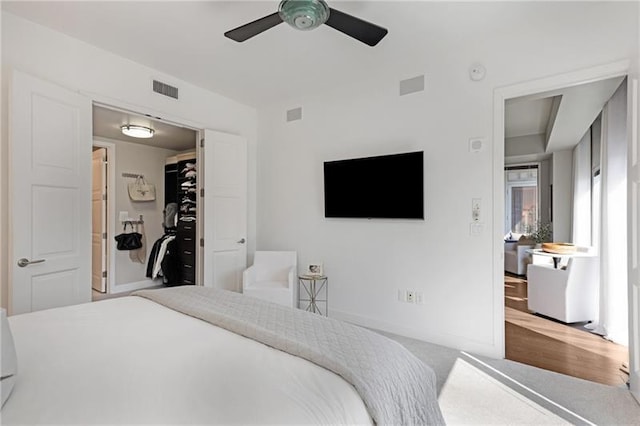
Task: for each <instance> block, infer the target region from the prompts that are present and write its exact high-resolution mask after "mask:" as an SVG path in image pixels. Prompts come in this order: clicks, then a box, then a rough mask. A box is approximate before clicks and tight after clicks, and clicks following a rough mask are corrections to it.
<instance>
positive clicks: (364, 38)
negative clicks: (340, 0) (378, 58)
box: [325, 8, 388, 46]
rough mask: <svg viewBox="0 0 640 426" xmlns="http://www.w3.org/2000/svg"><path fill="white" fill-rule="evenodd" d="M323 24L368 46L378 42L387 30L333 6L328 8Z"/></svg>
mask: <svg viewBox="0 0 640 426" xmlns="http://www.w3.org/2000/svg"><path fill="white" fill-rule="evenodd" d="M325 24H327V25H328V26H330V27H331V28H334V29H336V30H338V31H340V32H342V33H345V34H346V35H348V36H350V37H353V38H355V39H356V40H360V41H361V42H363V43H365V44H368V45H369V46H375V45H376V44H378V42H379V41H380V40H382V39H383V37H384V36H386V35H387V32H388V31H387V29H386V28H382V27H379V26H377V25H376V24H372V23H371V22H367V21H363V20H362V19H360V18H356V17H355V16H351V15H347V14H346V13H344V12H340V11H339V10H336V9H333V8H330V12H329V19H327V22H325Z"/></svg>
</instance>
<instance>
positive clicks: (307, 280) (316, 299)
mask: <svg viewBox="0 0 640 426" xmlns="http://www.w3.org/2000/svg"><path fill="white" fill-rule="evenodd" d="M323 297H324V298H323ZM328 299H329V279H328V278H327V277H326V276H325V275H298V307H299V308H300V309H304V310H305V311H307V312H313V313H315V314H320V315H324V316H327V315H328V313H329V302H328ZM318 304H320V306H318ZM323 304H324V312H323V311H322V309H320V307H321V306H322V305H323Z"/></svg>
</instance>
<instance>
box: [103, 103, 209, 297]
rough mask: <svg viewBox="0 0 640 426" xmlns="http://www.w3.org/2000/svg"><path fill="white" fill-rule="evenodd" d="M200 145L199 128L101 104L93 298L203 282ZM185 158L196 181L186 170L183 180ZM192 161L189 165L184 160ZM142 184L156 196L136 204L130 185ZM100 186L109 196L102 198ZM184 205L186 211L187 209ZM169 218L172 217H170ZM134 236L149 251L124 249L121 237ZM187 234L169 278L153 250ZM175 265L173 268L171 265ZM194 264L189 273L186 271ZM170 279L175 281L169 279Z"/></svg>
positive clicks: (175, 253) (175, 250) (177, 248)
mask: <svg viewBox="0 0 640 426" xmlns="http://www.w3.org/2000/svg"><path fill="white" fill-rule="evenodd" d="M123 126H140V127H144V128H147V129H151V132H150V133H152V137H149V138H136V137H132V136H128V135H125V134H124V133H123V130H122V128H123ZM199 140H200V132H199V131H198V130H196V129H192V128H189V127H185V126H181V125H178V124H175V123H168V122H166V121H164V120H161V119H160V118H159V117H151V116H150V115H145V114H139V113H135V112H132V111H127V110H123V109H119V108H114V107H111V106H106V105H102V104H95V103H94V105H93V141H94V143H93V145H94V148H93V151H94V160H93V161H94V165H95V168H94V173H93V175H94V178H93V183H94V184H95V189H94V195H93V197H92V200H93V201H92V205H93V206H94V209H93V231H92V241H93V246H92V250H93V252H92V287H93V297H92V299H93V300H100V299H103V298H108V297H113V296H116V295H125V294H128V293H130V292H131V291H134V290H138V289H141V288H150V287H159V286H164V285H179V284H183V283H188V284H199V281H200V277H201V270H202V262H201V261H198V260H199V259H201V258H202V253H201V250H200V247H199V244H196V242H197V241H199V239H200V238H201V233H202V226H201V224H200V223H199V222H200V221H199V220H198V218H201V217H203V216H202V212H203V206H202V204H203V203H198V202H197V201H198V198H199V197H197V195H199V194H200V186H201V182H200V179H197V178H196V174H197V171H198V170H202V169H203V167H202V166H203V164H202V160H201V159H200V158H199V156H200V150H199V144H198V141H199ZM101 153H104V156H105V160H104V161H103V162H102V169H101V170H99V169H100V167H99V165H100V160H97V159H95V157H100V156H101ZM177 159H180V160H181V161H182V163H179V164H180V165H183V166H184V165H185V164H187V163H188V164H189V167H190V168H189V169H188V170H187V172H189V174H188V176H189V178H186V175H187V172H184V173H183V175H185V176H183V179H180V178H179V177H180V173H181V172H182V170H177V167H178V161H177ZM187 159H188V160H189V161H188V162H187V161H184V160H187ZM168 164H173V166H168ZM185 168H186V167H183V169H185ZM169 169H171V172H169V171H168V170H169ZM137 180H138V181H140V180H144V182H145V183H146V184H149V185H152V186H153V188H154V189H155V196H154V197H152V198H153V199H147V200H145V201H142V200H134V199H132V196H131V195H130V193H129V188H130V186H132V184H135V183H136V181H137ZM187 180H188V183H187V184H188V186H185V187H184V189H185V191H183V192H181V189H182V188H181V186H180V185H181V184H185V182H187ZM100 181H102V182H100ZM99 188H101V189H102V192H104V196H101V195H100V194H99V192H101V190H100V189H99ZM187 191H188V192H187ZM146 198H150V197H146ZM187 198H188V199H189V202H188V203H187V202H186V201H187ZM182 201H185V206H182V205H181V202H182ZM170 203H171V204H170ZM168 204H169V206H168ZM186 204H188V205H186ZM167 207H169V208H167ZM181 207H184V209H186V210H184V211H181V210H180V209H181ZM165 213H169V214H170V215H171V217H170V218H169V217H165ZM187 215H188V216H189V217H188V218H187ZM168 221H171V223H169V222H168ZM182 221H185V223H188V225H187V226H186V228H189V229H182V228H183V227H179V226H178V225H179V223H182ZM187 221H188V222H187ZM125 226H126V228H127V229H126V230H125V229H124V228H125ZM131 231H133V232H138V233H140V234H141V235H142V238H141V240H142V247H141V248H140V249H137V250H118V249H117V248H116V241H115V236H116V235H118V234H121V233H123V232H131ZM184 232H188V233H189V235H188V236H186V237H185V236H184V235H182V237H184V238H181V239H180V243H179V244H178V241H176V242H175V243H173V244H172V248H173V250H172V251H171V252H170V255H171V256H173V257H172V259H171V262H166V265H167V266H165V268H169V269H165V273H164V274H163V271H162V268H161V267H160V263H161V261H162V259H159V260H158V259H157V257H154V256H156V255H157V250H156V251H155V252H154V250H153V249H154V246H155V245H156V244H155V243H156V242H158V241H160V240H162V239H163V238H165V237H167V236H173V237H175V238H180V236H181V233H183V234H184ZM170 234H171V235H170ZM183 240H184V241H183ZM185 244H189V246H188V247H187V246H186V245H185ZM165 249H166V247H165ZM182 252H186V253H188V255H189V256H190V257H189V259H186V258H184V256H182V254H183V253H182ZM163 253H167V251H166V250H165V251H164V252H163ZM156 261H158V265H157V267H156ZM170 263H171V264H172V265H173V266H168V265H169V264H170ZM187 263H188V264H189V265H188V267H189V274H187V273H184V272H183V269H184V267H187V266H185V265H187ZM169 271H170V272H169ZM168 275H170V276H171V277H170V278H171V279H170V280H169V281H168V280H167V276H168ZM183 281H184V282H183Z"/></svg>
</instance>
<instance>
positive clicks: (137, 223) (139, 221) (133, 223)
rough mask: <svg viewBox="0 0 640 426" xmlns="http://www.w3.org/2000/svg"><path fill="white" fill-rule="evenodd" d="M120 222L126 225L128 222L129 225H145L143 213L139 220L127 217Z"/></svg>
mask: <svg viewBox="0 0 640 426" xmlns="http://www.w3.org/2000/svg"><path fill="white" fill-rule="evenodd" d="M120 222H121V223H122V224H123V225H126V224H127V223H128V224H129V225H144V219H143V218H142V215H140V219H138V220H132V219H127V220H122V221H120Z"/></svg>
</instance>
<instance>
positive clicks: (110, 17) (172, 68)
mask: <svg viewBox="0 0 640 426" xmlns="http://www.w3.org/2000/svg"><path fill="white" fill-rule="evenodd" d="M278 3H279V2H278V0H273V1H194V2H191V1H152V2H150V1H76V2H66V1H44V2H37V1H2V9H3V10H4V11H9V12H11V13H14V14H16V15H18V16H22V17H24V18H25V19H28V20H31V21H34V22H37V23H40V24H42V25H44V26H47V27H50V28H53V29H55V30H57V31H60V32H62V33H65V34H68V35H70V36H72V37H75V38H78V39H81V40H84V41H86V42H87V43H90V44H93V45H95V46H98V47H101V48H103V49H105V50H108V51H111V52H113V53H115V54H117V55H120V56H123V57H126V58H129V59H132V60H134V61H136V62H138V63H141V64H144V65H147V66H149V67H152V68H154V69H157V70H159V71H162V72H164V73H167V74H169V75H172V76H175V77H178V78H181V79H183V80H185V81H188V82H190V83H193V84H195V85H197V86H200V87H203V88H206V89H209V90H212V91H214V92H216V93H219V94H222V95H224V96H227V97H229V98H232V99H235V100H238V101H240V102H243V103H245V104H248V105H252V106H259V105H261V104H266V103H271V102H274V101H280V100H282V99H287V98H291V97H294V96H296V95H297V94H300V93H309V92H310V91H313V92H314V93H317V92H318V91H322V89H323V87H324V88H330V87H333V86H335V85H340V84H348V83H349V82H352V81H357V80H358V79H361V78H362V76H363V72H364V73H366V74H364V75H371V74H374V73H375V72H376V70H378V69H380V68H381V67H380V65H381V64H383V63H384V62H386V61H388V60H395V56H397V54H398V52H397V51H396V48H397V47H398V46H397V43H403V42H402V41H401V34H402V33H403V32H410V31H413V30H414V29H415V28H419V27H418V26H416V25H412V21H414V22H415V19H411V18H408V19H405V18H404V15H406V14H407V10H406V9H407V6H406V5H403V7H402V8H398V7H396V8H393V7H392V6H393V5H392V4H391V3H389V2H370V1H369V2H363V1H357V2H340V1H329V5H330V6H331V7H333V8H335V9H339V10H341V11H343V12H345V13H349V14H351V15H355V16H358V17H360V18H362V19H365V20H367V21H370V22H373V23H376V24H378V25H380V26H382V27H386V28H388V29H389V30H390V34H389V35H387V37H386V38H385V39H383V40H382V41H381V42H380V44H378V46H376V47H373V48H372V47H369V46H367V45H365V44H363V43H361V42H359V41H357V40H355V39H352V38H350V37H348V36H346V35H344V34H342V33H340V32H338V31H336V30H334V29H332V28H331V27H328V26H326V25H322V26H320V27H319V28H317V29H315V30H313V31H296V30H294V29H293V28H291V27H289V26H288V25H287V24H285V23H282V24H280V25H278V26H276V27H274V28H271V29H270V30H268V31H266V32H264V33H262V34H260V35H258V36H256V37H254V38H252V39H250V40H248V41H246V42H243V43H237V42H235V41H232V40H229V39H227V38H226V37H224V35H223V34H224V32H226V31H228V30H230V29H233V28H235V27H237V26H240V25H242V24H245V23H248V22H250V21H253V20H255V19H258V18H261V17H263V16H265V15H269V14H272V13H274V12H276V11H277V9H278ZM408 4H411V3H408ZM390 8H391V9H392V10H393V13H390ZM410 15H411V13H409V16H410ZM398 22H402V27H400V25H398ZM394 23H395V24H394ZM412 27H413V28H412ZM400 50H402V51H403V52H407V47H406V45H404V43H403V46H402V48H401V49H400ZM408 53H410V52H408ZM422 54H424V52H422ZM392 57H393V58H392ZM318 76H321V78H319V77H318Z"/></svg>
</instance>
